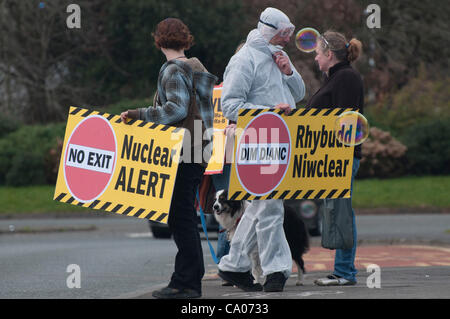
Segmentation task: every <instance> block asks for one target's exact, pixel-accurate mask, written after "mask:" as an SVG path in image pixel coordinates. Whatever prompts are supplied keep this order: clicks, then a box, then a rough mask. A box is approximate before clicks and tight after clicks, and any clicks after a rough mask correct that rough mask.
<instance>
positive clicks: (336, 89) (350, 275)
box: [307, 31, 364, 286]
mask: <svg viewBox="0 0 450 319" xmlns="http://www.w3.org/2000/svg"><path fill="white" fill-rule="evenodd" d="M361 53H362V44H361V42H360V41H359V40H357V39H351V40H350V41H348V42H347V39H346V38H345V36H344V35H342V34H341V33H338V32H334V31H327V32H325V33H324V34H323V35H321V36H320V38H319V43H318V46H317V48H316V58H315V61H316V62H317V63H318V65H319V69H320V70H321V71H322V72H323V73H324V74H325V81H324V83H323V85H322V87H321V88H320V89H319V90H318V91H317V92H316V93H315V94H314V95H313V96H312V97H311V98H310V99H309V101H308V103H307V108H318V109H323V108H358V109H359V112H360V113H361V114H362V113H363V107H364V87H363V81H362V79H361V76H360V74H359V73H358V71H356V70H355V69H354V68H353V67H352V66H351V63H353V62H354V61H356V60H357V59H358V58H359V56H360V55H361ZM360 160H361V145H358V146H355V151H354V159H353V169H352V179H351V193H352V192H353V181H354V178H355V176H356V173H357V172H358V168H359V163H360ZM340 200H350V201H351V198H350V199H334V200H333V202H334V207H335V208H336V207H342V206H340V205H337V202H336V201H340ZM339 213H341V216H342V214H344V213H348V214H350V212H336V214H339ZM351 214H352V216H351V219H352V228H353V229H352V230H349V232H351V231H353V247H352V248H350V249H336V255H335V262H334V272H333V274H331V275H329V276H327V277H326V278H320V279H317V280H315V282H314V283H315V284H317V285H319V286H342V285H355V284H356V274H357V270H356V268H355V256H356V242H357V240H356V222H355V212H354V211H353V209H351ZM349 218H350V217H349ZM350 234H351V233H350Z"/></svg>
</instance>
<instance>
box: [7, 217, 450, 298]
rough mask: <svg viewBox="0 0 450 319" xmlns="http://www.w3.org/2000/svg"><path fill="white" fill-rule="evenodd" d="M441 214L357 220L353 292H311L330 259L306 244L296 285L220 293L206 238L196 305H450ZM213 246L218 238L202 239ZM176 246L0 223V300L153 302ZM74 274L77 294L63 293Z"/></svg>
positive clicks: (143, 231)
mask: <svg viewBox="0 0 450 319" xmlns="http://www.w3.org/2000/svg"><path fill="white" fill-rule="evenodd" d="M448 225H450V215H449V214H432V213H431V214H425V215H424V214H420V215H382V216H373V215H361V216H358V217H357V227H358V250H357V256H356V267H357V269H358V270H359V273H358V275H357V280H358V284H357V285H356V286H350V287H318V286H315V285H314V284H313V281H314V279H316V278H318V277H321V276H324V275H327V274H329V273H330V271H331V270H332V266H333V261H334V252H333V251H331V250H327V249H323V248H321V247H320V237H312V238H311V249H310V251H309V252H308V253H306V254H305V256H304V259H305V265H306V271H307V274H306V275H305V282H304V286H301V287H297V286H295V280H296V269H295V267H294V269H293V275H292V277H291V278H290V279H289V280H288V282H287V284H286V289H285V291H283V292H282V293H263V292H261V293H245V292H243V291H241V290H239V289H237V288H233V287H222V286H221V280H220V279H219V278H218V277H217V267H216V265H215V264H214V262H213V260H212V258H211V255H210V252H209V248H208V246H207V242H206V239H205V236H204V235H203V234H202V238H203V240H202V244H203V253H204V260H205V266H206V274H205V277H204V280H203V290H204V291H203V298H207V299H209V298H212V299H221V298H230V299H246V298H249V299H253V298H256V299H260V298H275V299H277V298H280V299H289V298H307V299H308V298H325V299H335V298H374V299H375V298H386V299H391V298H448V297H449V296H450V280H449V274H450V233H449V229H448ZM209 236H210V239H211V242H212V244H213V246H214V248H215V247H216V244H217V233H214V232H210V233H209ZM175 254H176V246H175V244H174V242H173V240H171V239H155V238H153V236H152V234H151V232H150V231H149V227H148V222H147V221H145V220H138V219H136V218H129V217H123V216H105V217H100V218H99V217H90V218H88V217H84V218H82V217H78V218H56V219H55V218H50V219H48V218H41V219H4V220H0V267H1V269H2V276H1V279H0V298H8V299H9V298H21V299H22V298H32V299H34V298H45V299H48V298H63V299H65V298H71V299H72V298H75V299H77V298H83V299H90V298H99V299H103V298H121V299H122V298H125V299H128V298H152V297H151V292H152V291H153V290H155V289H157V288H160V287H164V286H165V285H166V284H167V280H168V278H170V276H171V274H172V271H173V267H174V256H175ZM71 264H76V265H78V266H79V267H80V288H68V285H67V279H68V277H69V276H70V275H71V273H72V272H67V267H68V266H69V265H71ZM369 264H376V265H378V266H379V267H380V269H381V281H380V283H381V288H380V289H377V288H373V289H369V288H368V287H367V284H366V281H367V278H368V276H369V275H370V274H371V273H367V272H366V270H367V266H368V265H369Z"/></svg>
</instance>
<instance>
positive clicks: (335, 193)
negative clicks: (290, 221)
mask: <svg viewBox="0 0 450 319" xmlns="http://www.w3.org/2000/svg"><path fill="white" fill-rule="evenodd" d="M349 196H350V189H332V190H325V189H320V190H312V189H311V190H300V189H299V190H286V191H280V190H275V191H273V192H271V193H270V194H267V195H264V196H256V195H252V194H250V193H247V192H241V191H237V192H234V193H233V194H231V195H230V196H229V197H228V199H229V200H267V199H283V200H295V199H324V198H327V199H336V198H345V197H349Z"/></svg>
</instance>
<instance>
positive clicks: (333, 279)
mask: <svg viewBox="0 0 450 319" xmlns="http://www.w3.org/2000/svg"><path fill="white" fill-rule="evenodd" d="M314 283H315V284H316V285H318V286H353V285H356V281H353V280H348V279H345V278H342V277H340V276H337V275H328V276H327V277H326V278H320V279H316V280H315V281H314Z"/></svg>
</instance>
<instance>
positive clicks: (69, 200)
mask: <svg viewBox="0 0 450 319" xmlns="http://www.w3.org/2000/svg"><path fill="white" fill-rule="evenodd" d="M54 200H55V201H58V202H61V203H66V204H72V205H76V206H80V207H85V208H90V209H100V210H105V211H107V212H111V213H116V214H120V215H124V216H133V217H137V218H147V219H149V220H154V221H157V222H161V223H167V219H168V216H169V214H167V213H161V212H157V211H155V210H151V209H145V208H138V207H134V206H126V205H125V206H124V205H122V204H119V203H113V202H109V201H102V200H98V199H97V200H94V201H92V202H86V203H83V202H80V201H77V200H76V199H75V198H74V197H73V196H72V195H70V194H67V193H60V194H58V196H56V197H55V199H54Z"/></svg>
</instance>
